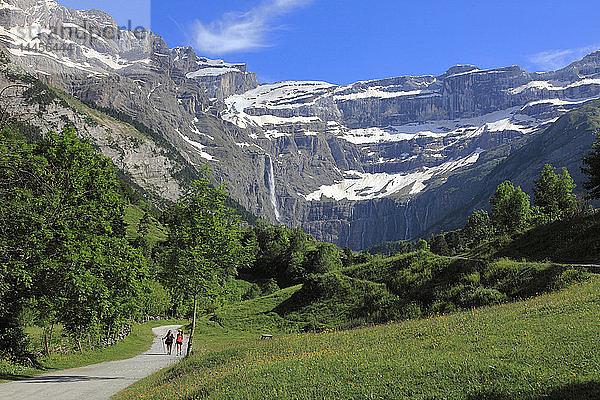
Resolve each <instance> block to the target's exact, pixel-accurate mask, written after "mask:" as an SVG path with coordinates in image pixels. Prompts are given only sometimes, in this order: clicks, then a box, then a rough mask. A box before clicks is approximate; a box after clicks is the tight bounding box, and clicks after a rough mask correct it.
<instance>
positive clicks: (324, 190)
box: [303, 149, 482, 201]
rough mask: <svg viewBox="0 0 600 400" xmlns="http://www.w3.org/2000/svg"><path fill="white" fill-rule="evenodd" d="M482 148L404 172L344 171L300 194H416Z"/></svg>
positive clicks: (466, 162)
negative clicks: (334, 179) (342, 176)
mask: <svg viewBox="0 0 600 400" xmlns="http://www.w3.org/2000/svg"><path fill="white" fill-rule="evenodd" d="M481 152H482V150H481V149H477V151H475V152H474V153H472V154H470V155H468V156H467V157H464V158H461V159H458V160H451V161H448V162H445V163H443V164H440V165H438V166H435V167H431V168H427V167H424V168H422V169H421V170H419V171H415V172H411V173H408V174H388V173H376V174H371V173H365V172H359V171H353V170H351V171H346V172H345V175H346V176H348V177H346V178H345V179H343V180H342V181H340V182H338V183H335V184H333V185H323V186H321V187H320V188H319V189H318V190H316V191H314V192H312V193H310V194H308V195H305V196H303V197H304V198H305V199H306V200H307V201H320V200H321V198H322V197H327V198H331V199H334V200H338V201H339V200H342V199H347V200H369V199H376V198H381V197H386V196H390V195H392V194H394V193H398V192H401V191H404V192H405V194H411V195H414V194H417V193H419V192H421V191H423V190H425V189H426V187H427V185H426V182H427V181H428V180H430V179H431V178H434V177H442V176H444V175H445V174H448V173H450V172H452V171H455V170H457V169H459V168H463V167H466V166H468V165H471V164H474V163H475V162H477V160H478V159H479V155H480V154H481Z"/></svg>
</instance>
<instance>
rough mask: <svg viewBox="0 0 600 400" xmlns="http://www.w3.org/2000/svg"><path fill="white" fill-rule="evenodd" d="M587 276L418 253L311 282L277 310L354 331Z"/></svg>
mask: <svg viewBox="0 0 600 400" xmlns="http://www.w3.org/2000/svg"><path fill="white" fill-rule="evenodd" d="M583 276H585V274H584V273H583V272H581V271H575V270H572V269H569V268H566V267H564V266H560V265H555V264H551V263H525V262H515V261H510V260H496V261H477V260H466V259H454V258H449V257H441V256H437V255H435V254H432V253H430V252H426V251H417V252H413V253H407V254H400V255H396V256H394V257H389V258H374V259H373V260H371V261H369V262H367V263H364V264H359V265H354V266H351V267H348V268H344V269H342V270H338V271H332V272H329V273H327V274H323V275H315V276H311V277H310V278H309V279H308V280H307V281H306V283H305V284H304V285H303V286H302V288H301V289H300V290H298V291H297V292H296V293H295V294H294V295H293V296H291V297H290V298H289V299H288V300H286V301H285V302H283V303H282V304H280V305H278V306H277V308H276V309H275V311H276V312H277V313H278V314H279V315H281V316H282V317H283V318H286V319H289V320H293V321H297V322H298V323H300V324H304V326H305V329H323V328H340V327H344V328H348V327H356V326H361V325H364V324H366V323H382V322H388V321H391V320H394V321H399V320H403V319H407V318H415V317H421V316H427V315H430V314H432V313H447V312H453V311H457V310H460V309H468V308H471V307H480V306H485V305H492V304H499V303H504V302H507V301H510V300H515V299H519V298H523V297H528V296H532V295H534V294H536V293H543V292H547V291H550V290H554V289H557V288H560V287H561V285H564V284H565V283H568V282H572V281H576V280H578V279H581V278H582V277H583Z"/></svg>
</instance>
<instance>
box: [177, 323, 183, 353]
mask: <svg viewBox="0 0 600 400" xmlns="http://www.w3.org/2000/svg"><path fill="white" fill-rule="evenodd" d="M175 344H176V347H175V350H177V355H178V356H180V355H181V345H183V329H179V330H178V331H177V340H176V341H175Z"/></svg>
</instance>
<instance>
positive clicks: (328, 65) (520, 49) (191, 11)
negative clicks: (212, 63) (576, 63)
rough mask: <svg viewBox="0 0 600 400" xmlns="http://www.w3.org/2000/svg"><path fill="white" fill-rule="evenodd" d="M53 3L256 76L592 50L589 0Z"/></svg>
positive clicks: (595, 10)
mask: <svg viewBox="0 0 600 400" xmlns="http://www.w3.org/2000/svg"><path fill="white" fill-rule="evenodd" d="M59 2H60V3H61V4H63V5H66V6H70V7H73V8H78V9H82V8H90V7H94V8H99V9H103V10H105V11H108V12H109V13H111V14H112V15H114V16H115V19H116V20H117V22H118V23H119V24H126V23H127V20H128V19H131V20H132V21H133V24H134V26H136V25H144V26H148V25H150V26H151V28H152V30H153V31H154V32H156V33H158V34H160V35H162V36H163V37H164V39H165V40H166V41H167V44H168V45H169V46H171V47H173V46H180V45H191V46H193V47H194V48H195V49H196V52H197V53H198V54H199V55H203V56H207V57H211V58H222V59H224V60H226V61H232V62H246V63H248V68H249V70H251V71H254V72H257V73H258V75H259V80H260V81H262V82H272V81H279V80H325V81H328V82H332V83H339V84H346V83H350V82H354V81H357V80H366V79H375V78H385V77H391V76H400V75H424V74H433V75H438V74H441V73H443V72H444V71H445V70H447V69H448V68H449V67H450V66H452V65H455V64H474V65H477V66H479V67H480V68H494V67H501V66H506V65H514V64H518V65H521V66H522V67H523V68H524V69H525V70H528V71H543V70H550V69H556V68H559V67H562V66H564V65H566V64H568V63H569V62H571V61H573V60H576V59H579V58H581V57H582V56H583V55H585V54H587V53H589V52H591V51H594V50H596V49H600V29H598V26H599V25H598V20H599V17H600V2H598V1H597V0H596V1H587V0H585V1H577V0H571V1H564V0H563V1H552V0H545V1H537V0H520V1H513V0H505V1H487V0H479V1H403V0H371V1H365V0H169V1H167V0H151V2H150V0H129V1H124V0H119V1H117V0H63V1H61V0H59ZM138 21H139V22H138ZM148 21H150V22H148Z"/></svg>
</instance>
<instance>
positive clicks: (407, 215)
mask: <svg viewBox="0 0 600 400" xmlns="http://www.w3.org/2000/svg"><path fill="white" fill-rule="evenodd" d="M404 223H405V224H406V231H405V232H404V240H408V239H410V236H409V235H410V199H408V200H407V201H406V206H405V208H404Z"/></svg>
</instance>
